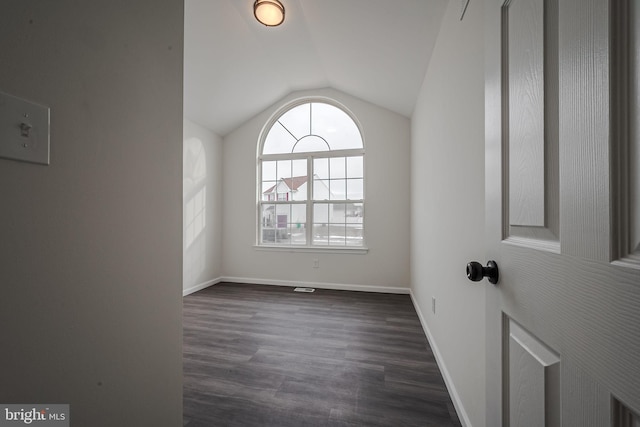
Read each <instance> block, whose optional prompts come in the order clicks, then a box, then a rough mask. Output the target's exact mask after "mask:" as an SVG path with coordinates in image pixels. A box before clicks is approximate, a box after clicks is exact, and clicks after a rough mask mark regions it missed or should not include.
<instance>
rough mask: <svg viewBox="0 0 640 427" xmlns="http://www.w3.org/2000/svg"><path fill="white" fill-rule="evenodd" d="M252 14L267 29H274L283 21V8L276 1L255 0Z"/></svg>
mask: <svg viewBox="0 0 640 427" xmlns="http://www.w3.org/2000/svg"><path fill="white" fill-rule="evenodd" d="M253 14H254V15H255V17H256V19H257V20H258V21H259V22H260V23H261V24H264V25H266V26H267V27H276V26H278V25H280V24H282V22H283V21H284V6H283V5H282V3H280V2H279V1H278V0H256V2H255V3H253Z"/></svg>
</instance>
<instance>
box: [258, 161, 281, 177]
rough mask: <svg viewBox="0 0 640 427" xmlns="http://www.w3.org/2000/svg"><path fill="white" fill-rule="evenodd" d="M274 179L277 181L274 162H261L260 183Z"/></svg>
mask: <svg viewBox="0 0 640 427" xmlns="http://www.w3.org/2000/svg"><path fill="white" fill-rule="evenodd" d="M276 179H278V176H277V175H276V162H262V181H275V180H276Z"/></svg>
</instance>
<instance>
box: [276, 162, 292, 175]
mask: <svg viewBox="0 0 640 427" xmlns="http://www.w3.org/2000/svg"><path fill="white" fill-rule="evenodd" d="M277 173H278V176H277V177H276V179H281V178H291V160H278V172H277Z"/></svg>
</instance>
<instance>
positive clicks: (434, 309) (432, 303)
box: [431, 297, 436, 314]
mask: <svg viewBox="0 0 640 427" xmlns="http://www.w3.org/2000/svg"><path fill="white" fill-rule="evenodd" d="M431 311H433V314H436V297H431Z"/></svg>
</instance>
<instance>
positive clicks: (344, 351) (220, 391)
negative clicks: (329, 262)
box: [183, 283, 460, 427]
mask: <svg viewBox="0 0 640 427" xmlns="http://www.w3.org/2000/svg"><path fill="white" fill-rule="evenodd" d="M183 323H184V350H183V353H184V425H185V426H188V427H203V426H207V427H210V426H242V427H251V426H275V427H302V426H345V427H346V426H367V427H369V426H371V427H376V426H393V427H395V426H420V427H430V426H434V427H435V426H437V427H449V426H460V422H459V421H458V417H457V415H456V413H455V409H454V408H453V405H452V403H451V399H450V397H449V394H448V393H447V390H446V387H445V385H444V381H443V379H442V376H441V375H440V371H439V369H438V366H437V365H436V362H435V359H434V356H433V353H432V352H431V349H430V348H429V344H428V342H427V340H426V337H425V335H424V332H423V331H422V328H421V326H420V321H419V320H418V316H417V315H416V312H415V310H414V308H413V305H412V303H411V299H410V297H409V296H408V295H394V294H374V293H364V292H348V291H331V290H323V289H317V290H316V291H315V292H314V293H298V292H293V288H290V287H276V286H261V285H247V284H235V283H234V284H231V283H220V284H218V285H216V286H212V287H210V288H207V289H204V290H202V291H199V292H196V293H194V294H191V295H189V296H186V297H185V298H184V322H183Z"/></svg>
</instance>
